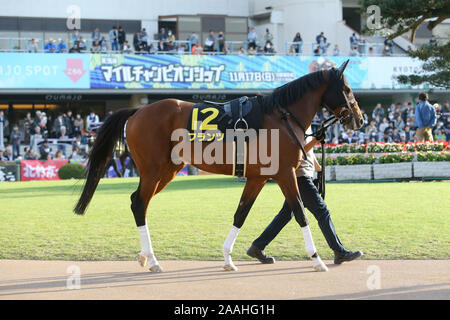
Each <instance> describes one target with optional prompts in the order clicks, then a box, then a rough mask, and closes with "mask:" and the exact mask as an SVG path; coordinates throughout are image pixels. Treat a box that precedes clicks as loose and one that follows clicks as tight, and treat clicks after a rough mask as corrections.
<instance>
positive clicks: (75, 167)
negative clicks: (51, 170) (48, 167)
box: [58, 163, 86, 180]
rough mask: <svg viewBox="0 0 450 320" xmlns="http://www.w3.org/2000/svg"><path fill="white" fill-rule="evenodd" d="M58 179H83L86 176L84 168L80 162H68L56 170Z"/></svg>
mask: <svg viewBox="0 0 450 320" xmlns="http://www.w3.org/2000/svg"><path fill="white" fill-rule="evenodd" d="M58 176H59V178H60V179H62V180H65V179H83V178H84V177H85V176H86V168H85V167H84V166H83V165H82V164H77V163H69V164H66V165H63V166H62V167H61V168H59V170H58Z"/></svg>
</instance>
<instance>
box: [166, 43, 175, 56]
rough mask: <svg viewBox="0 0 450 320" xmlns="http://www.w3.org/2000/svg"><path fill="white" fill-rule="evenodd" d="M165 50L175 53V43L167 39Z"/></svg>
mask: <svg viewBox="0 0 450 320" xmlns="http://www.w3.org/2000/svg"><path fill="white" fill-rule="evenodd" d="M166 50H167V52H169V53H176V48H175V44H174V43H173V41H169V43H168V44H167V47H166Z"/></svg>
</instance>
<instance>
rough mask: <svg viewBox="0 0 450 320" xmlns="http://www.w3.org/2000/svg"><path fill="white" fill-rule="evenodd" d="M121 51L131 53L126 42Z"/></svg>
mask: <svg viewBox="0 0 450 320" xmlns="http://www.w3.org/2000/svg"><path fill="white" fill-rule="evenodd" d="M122 51H123V53H131V47H130V45H129V44H128V41H127V40H125V42H124V43H123V47H122Z"/></svg>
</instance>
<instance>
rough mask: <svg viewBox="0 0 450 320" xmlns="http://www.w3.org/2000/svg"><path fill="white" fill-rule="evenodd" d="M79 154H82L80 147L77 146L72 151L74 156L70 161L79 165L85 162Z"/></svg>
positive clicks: (71, 156)
mask: <svg viewBox="0 0 450 320" xmlns="http://www.w3.org/2000/svg"><path fill="white" fill-rule="evenodd" d="M79 153H80V148H79V147H78V146H75V147H74V148H73V149H72V154H71V155H70V157H69V160H70V161H71V162H75V163H79V162H81V161H83V160H84V158H83V157H82V156H81V155H80V154H79Z"/></svg>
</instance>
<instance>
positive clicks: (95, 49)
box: [91, 40, 101, 53]
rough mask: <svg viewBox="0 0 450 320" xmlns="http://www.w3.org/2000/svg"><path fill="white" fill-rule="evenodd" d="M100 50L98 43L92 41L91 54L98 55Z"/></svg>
mask: <svg viewBox="0 0 450 320" xmlns="http://www.w3.org/2000/svg"><path fill="white" fill-rule="evenodd" d="M100 50H101V47H100V42H99V41H98V40H94V41H93V42H92V44H91V52H92V53H99V52H100Z"/></svg>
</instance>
